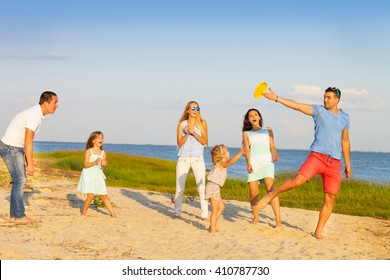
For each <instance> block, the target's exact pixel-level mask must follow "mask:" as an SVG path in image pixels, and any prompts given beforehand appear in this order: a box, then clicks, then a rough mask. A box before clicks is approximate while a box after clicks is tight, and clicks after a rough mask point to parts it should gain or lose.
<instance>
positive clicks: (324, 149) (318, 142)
mask: <svg viewBox="0 0 390 280" xmlns="http://www.w3.org/2000/svg"><path fill="white" fill-rule="evenodd" d="M312 108H313V119H314V141H313V143H312V144H311V146H310V150H311V151H314V152H318V153H321V154H325V155H329V156H331V157H332V158H335V159H341V137H342V132H343V130H346V129H349V115H348V114H347V113H344V112H343V111H341V112H340V113H339V114H333V113H332V112H330V111H329V110H327V109H325V107H324V106H321V105H312Z"/></svg>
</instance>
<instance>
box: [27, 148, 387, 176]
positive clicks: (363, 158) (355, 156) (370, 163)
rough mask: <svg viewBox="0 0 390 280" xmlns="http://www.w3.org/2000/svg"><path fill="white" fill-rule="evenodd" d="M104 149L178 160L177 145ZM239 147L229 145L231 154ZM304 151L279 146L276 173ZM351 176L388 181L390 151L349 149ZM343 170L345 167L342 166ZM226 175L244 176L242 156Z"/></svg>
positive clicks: (294, 167) (297, 161) (296, 162)
mask: <svg viewBox="0 0 390 280" xmlns="http://www.w3.org/2000/svg"><path fill="white" fill-rule="evenodd" d="M84 149H85V143H73V142H42V141H37V142H34V150H35V152H50V151H59V150H84ZM104 150H105V151H106V152H108V153H109V152H114V153H122V154H132V155H139V156H146V157H154V158H162V159H167V160H172V161H176V160H177V148H176V146H159V145H133V144H104ZM238 151H239V149H238V148H229V152H230V155H231V156H233V155H235V154H236V153H237V152H238ZM308 153H309V152H308V151H307V150H289V149H278V154H279V161H278V162H277V163H275V172H278V171H289V170H291V171H298V169H299V167H300V166H301V164H302V163H303V162H304V161H305V159H306V157H307V155H308ZM80 160H82V159H80ZM205 162H206V167H207V168H211V166H212V163H211V158H210V154H209V150H206V151H205ZM351 165H352V171H353V174H352V177H353V178H356V179H362V180H367V181H373V182H385V183H390V153H379V152H355V151H353V152H351ZM343 170H344V167H343ZM228 176H229V177H239V178H246V161H245V157H244V156H242V157H241V158H240V159H239V160H238V161H237V162H236V163H235V164H234V165H232V166H229V168H228Z"/></svg>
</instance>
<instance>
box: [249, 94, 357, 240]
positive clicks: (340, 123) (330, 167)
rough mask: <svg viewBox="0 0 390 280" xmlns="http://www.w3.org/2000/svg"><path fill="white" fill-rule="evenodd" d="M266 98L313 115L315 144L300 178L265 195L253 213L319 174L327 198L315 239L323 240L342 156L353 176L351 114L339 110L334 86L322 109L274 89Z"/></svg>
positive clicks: (335, 190)
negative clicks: (350, 136)
mask: <svg viewBox="0 0 390 280" xmlns="http://www.w3.org/2000/svg"><path fill="white" fill-rule="evenodd" d="M264 96H265V97H266V98H267V99H269V100H273V101H275V102H278V103H280V104H282V105H284V106H286V107H288V108H291V109H294V110H297V111H300V112H302V113H304V114H306V115H308V116H312V117H313V120H314V141H313V143H312V144H311V146H310V151H311V152H310V154H309V156H308V158H307V160H306V161H305V162H304V163H303V165H302V166H301V168H300V169H299V171H298V174H297V176H296V177H295V178H291V179H287V180H285V181H284V182H283V183H281V184H280V186H279V187H278V188H276V189H274V190H273V191H271V192H269V193H268V194H267V195H265V196H264V197H263V198H262V199H261V201H260V202H259V203H258V204H257V205H256V207H255V209H254V210H262V209H264V208H265V206H267V204H268V203H269V202H270V201H271V200H272V199H273V198H274V197H275V196H277V195H278V194H279V193H282V192H286V191H289V190H291V189H294V188H298V187H300V186H302V185H303V184H304V183H306V182H308V181H309V180H310V179H311V178H312V177H313V176H314V175H316V174H319V175H321V176H322V179H323V185H324V194H325V195H324V203H323V205H322V208H321V211H320V215H319V219H318V223H317V228H316V230H315V232H314V237H315V238H317V239H322V238H324V236H323V229H324V226H325V224H326V222H327V221H328V219H329V217H330V215H331V213H332V210H333V206H334V204H335V202H336V195H337V193H338V190H339V188H340V184H341V173H340V169H341V162H340V160H341V153H342V154H343V158H344V163H345V170H344V176H345V177H346V178H349V177H350V176H351V175H352V169H351V159H350V141H349V135H348V129H349V115H348V114H346V113H345V112H343V111H342V110H341V109H339V108H338V107H337V106H338V103H339V101H340V97H341V91H340V90H339V89H338V88H335V87H329V88H327V89H326V90H325V93H324V101H323V102H324V105H323V106H320V105H309V104H303V103H298V102H296V101H294V100H291V99H285V98H282V97H279V96H278V95H277V94H276V92H274V91H273V90H272V89H271V88H270V92H269V93H265V94H264Z"/></svg>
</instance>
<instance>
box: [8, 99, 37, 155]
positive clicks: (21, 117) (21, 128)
mask: <svg viewBox="0 0 390 280" xmlns="http://www.w3.org/2000/svg"><path fill="white" fill-rule="evenodd" d="M43 118H44V117H43V113H42V109H41V106H40V105H35V106H33V107H31V108H29V109H27V110H24V111H22V112H20V113H19V114H17V115H16V116H15V117H14V118H13V120H12V121H11V123H10V124H9V125H8V128H7V130H6V131H5V134H4V136H3V137H2V138H1V142H3V143H4V144H7V145H10V146H15V147H20V148H23V147H24V137H25V133H26V128H28V129H30V130H32V131H34V132H35V133H37V132H38V130H39V127H40V126H41V123H42V121H43Z"/></svg>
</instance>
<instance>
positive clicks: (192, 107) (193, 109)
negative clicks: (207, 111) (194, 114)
mask: <svg viewBox="0 0 390 280" xmlns="http://www.w3.org/2000/svg"><path fill="white" fill-rule="evenodd" d="M190 110H191V111H195V110H196V111H200V107H194V106H191V107H190Z"/></svg>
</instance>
